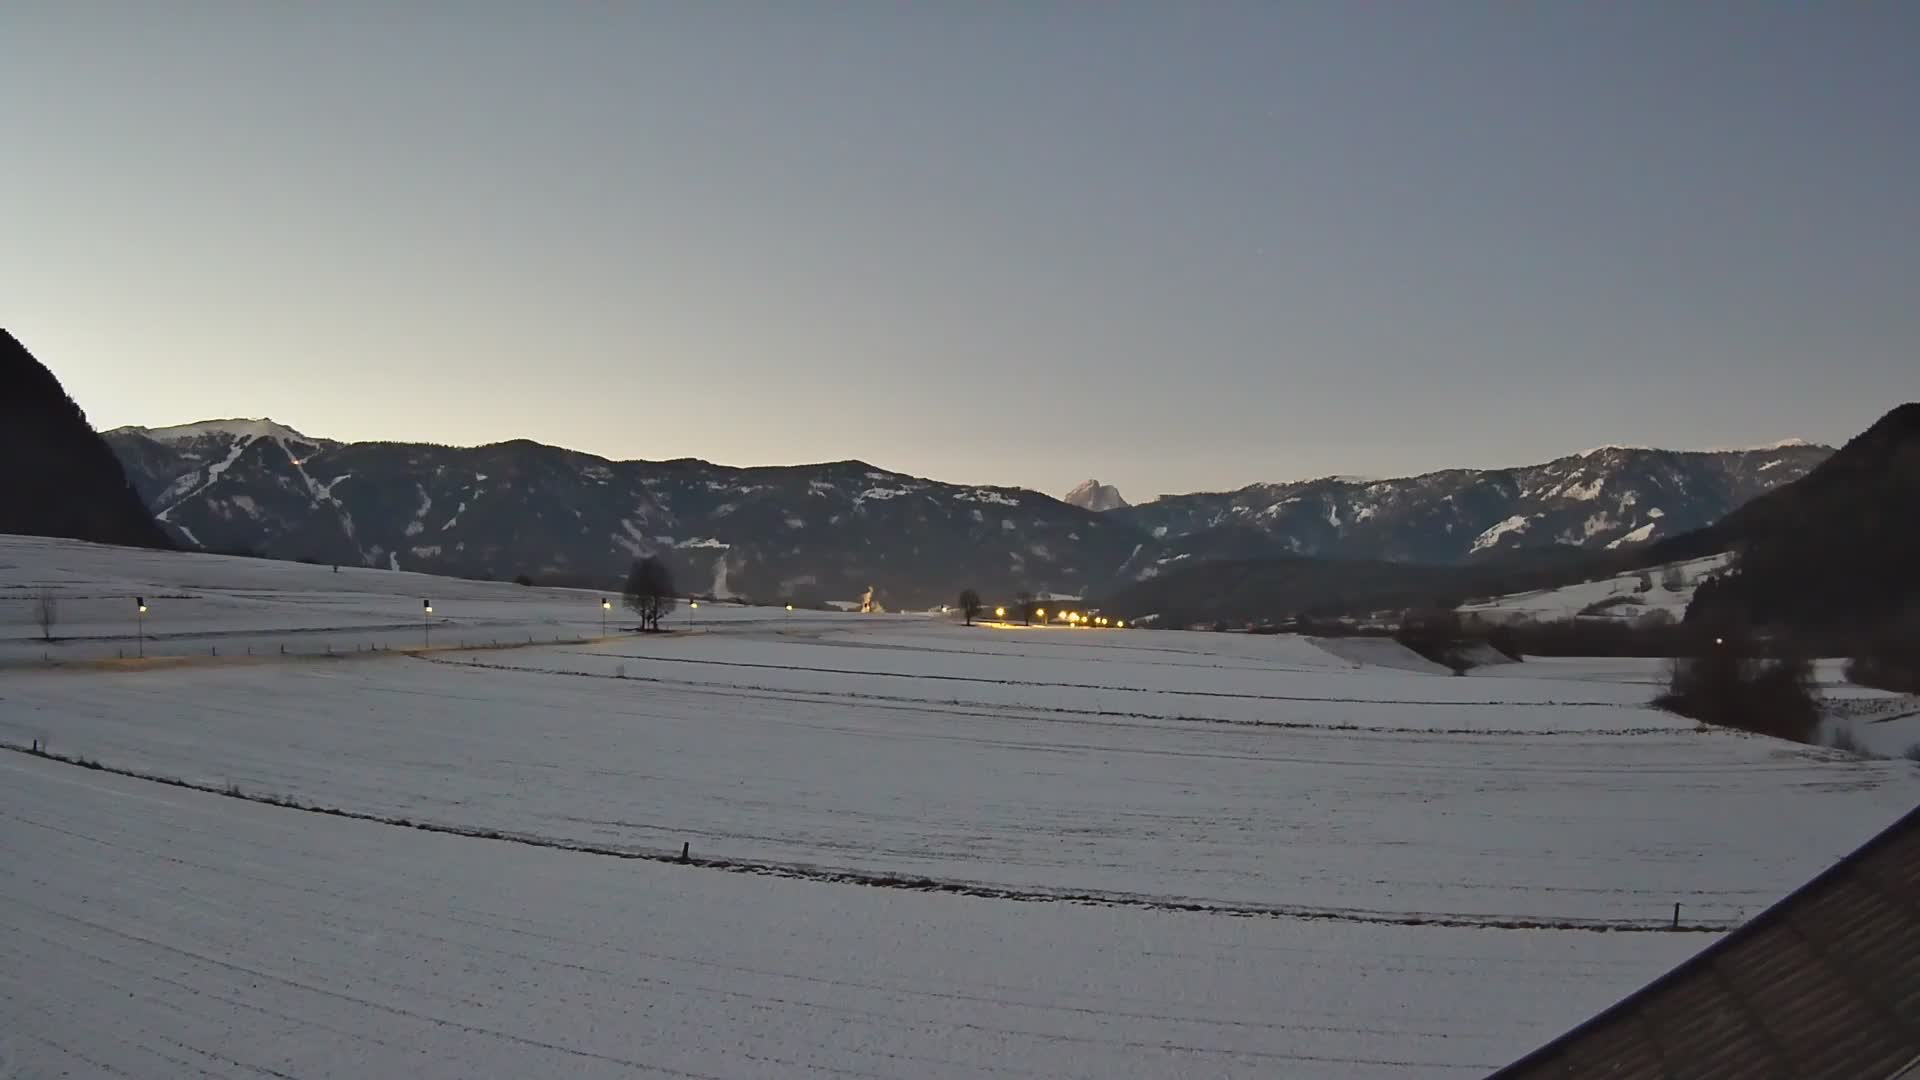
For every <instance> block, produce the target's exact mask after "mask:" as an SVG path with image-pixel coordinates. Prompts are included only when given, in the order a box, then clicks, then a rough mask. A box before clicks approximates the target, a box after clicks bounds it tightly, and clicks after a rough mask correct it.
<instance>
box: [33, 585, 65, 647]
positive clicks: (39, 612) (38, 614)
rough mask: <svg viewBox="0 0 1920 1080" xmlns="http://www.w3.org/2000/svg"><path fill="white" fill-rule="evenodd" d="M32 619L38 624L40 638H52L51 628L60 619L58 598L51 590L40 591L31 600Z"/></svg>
mask: <svg viewBox="0 0 1920 1080" xmlns="http://www.w3.org/2000/svg"><path fill="white" fill-rule="evenodd" d="M33 621H34V622H36V623H38V624H39V625H40V638H41V640H43V641H52V640H53V628H54V625H55V624H56V623H58V622H59V621H60V600H59V598H57V597H55V596H54V595H53V593H51V592H42V593H41V594H40V596H39V597H38V598H37V599H35V600H34V602H33Z"/></svg>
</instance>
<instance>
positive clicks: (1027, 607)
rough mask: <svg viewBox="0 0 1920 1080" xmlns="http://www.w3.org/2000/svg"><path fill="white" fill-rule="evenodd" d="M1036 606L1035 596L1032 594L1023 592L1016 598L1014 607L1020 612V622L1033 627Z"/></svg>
mask: <svg viewBox="0 0 1920 1080" xmlns="http://www.w3.org/2000/svg"><path fill="white" fill-rule="evenodd" d="M1035 606H1036V605H1035V604H1034V602H1033V594H1032V593H1030V592H1023V593H1021V594H1020V595H1018V596H1016V597H1014V607H1015V609H1016V610H1018V611H1019V612H1020V621H1021V622H1023V623H1025V624H1026V625H1028V626H1032V625H1033V609H1034V607H1035Z"/></svg>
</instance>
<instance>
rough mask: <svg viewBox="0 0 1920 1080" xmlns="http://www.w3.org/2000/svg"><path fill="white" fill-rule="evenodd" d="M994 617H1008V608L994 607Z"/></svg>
mask: <svg viewBox="0 0 1920 1080" xmlns="http://www.w3.org/2000/svg"><path fill="white" fill-rule="evenodd" d="M993 617H994V618H996V619H1004V618H1006V617H1007V609H1006V608H1003V607H997V608H994V609H993Z"/></svg>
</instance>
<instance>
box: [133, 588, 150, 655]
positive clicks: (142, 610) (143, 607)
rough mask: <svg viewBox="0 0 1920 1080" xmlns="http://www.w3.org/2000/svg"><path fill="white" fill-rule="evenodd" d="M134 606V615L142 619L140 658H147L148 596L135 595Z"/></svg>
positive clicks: (139, 634)
mask: <svg viewBox="0 0 1920 1080" xmlns="http://www.w3.org/2000/svg"><path fill="white" fill-rule="evenodd" d="M133 607H134V615H135V616H136V617H137V618H138V619H139V620H140V628H139V632H138V636H139V638H140V659H142V660H145V659H146V658H147V598H146V597H144V596H136V597H134V598H133Z"/></svg>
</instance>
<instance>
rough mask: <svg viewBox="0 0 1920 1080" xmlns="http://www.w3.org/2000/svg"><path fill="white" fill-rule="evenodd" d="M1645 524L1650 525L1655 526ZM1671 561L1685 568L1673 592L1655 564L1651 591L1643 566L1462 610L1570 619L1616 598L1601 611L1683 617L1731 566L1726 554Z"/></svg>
mask: <svg viewBox="0 0 1920 1080" xmlns="http://www.w3.org/2000/svg"><path fill="white" fill-rule="evenodd" d="M1646 528H1649V529H1650V528H1651V526H1646ZM1631 536H1632V534H1629V538H1630V537H1631ZM1608 546H1609V547H1611V546H1613V545H1611V544H1610V545H1608ZM1671 565H1673V566H1677V567H1679V569H1680V576H1681V582H1682V585H1681V587H1680V588H1679V589H1678V590H1676V591H1669V590H1668V589H1667V588H1666V587H1665V586H1664V585H1663V584H1662V578H1663V576H1664V575H1665V572H1666V567H1664V566H1656V567H1653V568H1651V569H1649V570H1647V571H1645V573H1646V574H1647V575H1648V576H1649V577H1650V578H1651V579H1652V581H1653V588H1652V589H1651V590H1650V591H1648V592H1640V591H1638V590H1639V587H1640V576H1641V574H1642V571H1639V570H1635V571H1632V572H1630V573H1625V574H1620V575H1617V576H1615V577H1610V578H1602V579H1600V580H1599V581H1587V582H1581V583H1580V584H1577V585H1566V586H1562V587H1561V588H1558V589H1542V590H1536V591H1534V592H1524V593H1513V594H1510V595H1507V596H1497V597H1493V598H1491V599H1488V600H1481V601H1477V602H1475V603H1471V604H1462V605H1461V606H1460V611H1461V612H1462V613H1463V614H1471V615H1476V616H1479V617H1480V618H1483V619H1489V620H1493V621H1496V622H1499V621H1505V620H1510V619H1519V618H1527V619H1542V620H1549V619H1571V618H1573V617H1575V616H1576V615H1579V614H1580V612H1581V611H1583V610H1584V609H1586V608H1588V607H1591V606H1592V605H1594V604H1597V603H1603V602H1606V601H1615V604H1614V605H1613V606H1611V607H1608V608H1607V609H1606V610H1605V611H1604V612H1602V613H1600V615H1599V617H1604V618H1609V619H1633V618H1638V617H1639V616H1642V615H1645V614H1647V613H1648V612H1651V611H1665V612H1666V613H1667V614H1669V615H1672V616H1673V617H1674V618H1675V619H1679V618H1681V617H1682V616H1684V615H1685V614H1686V613H1687V605H1688V604H1689V603H1691V602H1692V601H1693V590H1694V587H1695V586H1696V585H1698V584H1699V583H1700V582H1701V581H1704V580H1706V579H1707V578H1709V577H1712V576H1713V575H1715V574H1718V573H1719V572H1720V571H1721V570H1722V569H1724V568H1725V567H1726V565H1727V556H1725V555H1709V556H1707V557H1706V558H1703V559H1693V560H1690V561H1688V562H1681V563H1673V564H1671Z"/></svg>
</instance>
